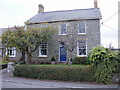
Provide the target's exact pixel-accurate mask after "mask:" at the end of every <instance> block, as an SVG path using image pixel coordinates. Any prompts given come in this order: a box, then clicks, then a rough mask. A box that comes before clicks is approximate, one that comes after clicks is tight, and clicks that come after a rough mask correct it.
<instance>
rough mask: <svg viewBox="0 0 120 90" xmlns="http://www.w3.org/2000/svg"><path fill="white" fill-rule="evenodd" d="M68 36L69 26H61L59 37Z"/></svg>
mask: <svg viewBox="0 0 120 90" xmlns="http://www.w3.org/2000/svg"><path fill="white" fill-rule="evenodd" d="M66 34H67V24H61V25H60V31H59V35H66Z"/></svg>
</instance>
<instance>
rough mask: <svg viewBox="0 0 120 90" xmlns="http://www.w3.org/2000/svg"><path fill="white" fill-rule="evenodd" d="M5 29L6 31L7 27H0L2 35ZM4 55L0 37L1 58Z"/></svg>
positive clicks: (0, 34)
mask: <svg viewBox="0 0 120 90" xmlns="http://www.w3.org/2000/svg"><path fill="white" fill-rule="evenodd" d="M5 31H6V28H0V37H1V36H2V34H3V33H4V32H5ZM3 56H4V54H3V45H2V38H0V60H1V59H2V57H3Z"/></svg>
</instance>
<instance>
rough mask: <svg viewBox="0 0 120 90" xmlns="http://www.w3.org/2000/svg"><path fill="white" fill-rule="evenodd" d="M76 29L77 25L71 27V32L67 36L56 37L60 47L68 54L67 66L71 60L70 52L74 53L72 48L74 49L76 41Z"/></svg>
mask: <svg viewBox="0 0 120 90" xmlns="http://www.w3.org/2000/svg"><path fill="white" fill-rule="evenodd" d="M76 28H77V24H76V25H75V26H73V27H72V29H71V30H69V33H68V34H67V35H65V36H59V37H58V42H59V43H60V45H63V46H64V47H65V49H66V50H67V51H68V53H69V54H68V55H69V56H68V57H69V59H68V64H70V62H71V60H72V57H73V56H72V52H73V51H74V48H75V47H76V43H77V41H78V40H77V35H76Z"/></svg>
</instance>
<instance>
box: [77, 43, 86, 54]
mask: <svg viewBox="0 0 120 90" xmlns="http://www.w3.org/2000/svg"><path fill="white" fill-rule="evenodd" d="M78 54H79V55H86V42H78Z"/></svg>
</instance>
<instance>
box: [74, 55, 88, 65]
mask: <svg viewBox="0 0 120 90" xmlns="http://www.w3.org/2000/svg"><path fill="white" fill-rule="evenodd" d="M72 63H73V64H81V65H82V64H83V65H87V64H89V63H88V60H87V58H86V57H75V58H74V59H73V60H72Z"/></svg>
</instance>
